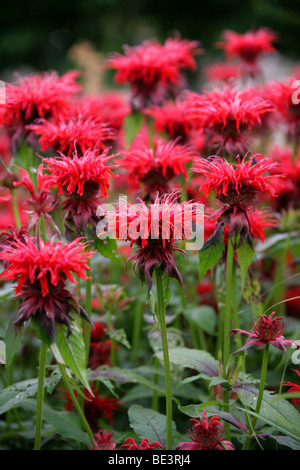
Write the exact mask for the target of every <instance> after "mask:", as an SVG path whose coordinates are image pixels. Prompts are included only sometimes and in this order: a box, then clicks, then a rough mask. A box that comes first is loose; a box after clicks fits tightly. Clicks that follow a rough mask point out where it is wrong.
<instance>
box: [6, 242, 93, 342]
mask: <svg viewBox="0 0 300 470" xmlns="http://www.w3.org/2000/svg"><path fill="white" fill-rule="evenodd" d="M2 248H3V250H2V251H1V252H0V259H1V260H3V261H4V262H5V263H6V264H5V266H6V267H5V269H4V271H3V272H2V273H1V278H2V279H4V280H6V281H13V282H15V283H17V286H16V288H15V294H16V295H18V298H20V299H23V303H22V304H21V306H20V308H19V311H18V314H17V318H16V320H15V325H20V324H22V323H24V322H26V321H28V320H29V319H30V318H31V317H33V318H34V320H35V321H36V322H38V323H40V324H41V326H42V328H43V329H44V330H45V331H46V333H47V334H48V336H50V338H51V339H52V340H53V341H55V336H56V328H55V323H56V322H57V323H62V324H65V325H66V326H67V327H68V333H69V334H70V333H71V332H72V331H71V326H70V321H69V313H70V312H71V311H72V310H74V309H75V310H76V311H77V313H79V314H80V315H81V316H82V317H83V318H84V319H85V320H88V317H87V315H86V313H85V311H84V310H83V308H82V307H80V306H79V305H78V303H77V301H76V300H75V298H74V297H73V295H72V294H71V293H70V292H69V291H68V290H67V289H66V282H67V280H69V281H70V282H72V283H74V282H75V279H74V274H76V275H77V276H78V277H80V278H82V279H88V276H87V274H86V271H88V270H89V266H88V260H89V259H90V257H91V256H92V254H93V252H90V251H87V250H86V244H85V243H82V242H81V240H80V239H76V240H74V241H73V242H72V243H65V244H63V243H62V242H61V241H58V242H44V241H43V240H42V239H40V240H39V246H37V245H36V244H35V243H34V241H33V240H32V239H31V238H29V237H26V238H25V239H17V238H16V239H15V240H14V241H13V243H10V244H8V245H4V246H3V247H2ZM88 321H89V320H88Z"/></svg>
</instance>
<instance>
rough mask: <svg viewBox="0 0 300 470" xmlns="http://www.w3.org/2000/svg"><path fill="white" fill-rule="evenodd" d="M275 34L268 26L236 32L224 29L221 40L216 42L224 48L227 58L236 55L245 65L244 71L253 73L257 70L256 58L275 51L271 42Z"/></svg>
mask: <svg viewBox="0 0 300 470" xmlns="http://www.w3.org/2000/svg"><path fill="white" fill-rule="evenodd" d="M276 39H277V35H276V34H275V33H274V32H273V31H271V30H269V29H268V28H259V29H258V30H257V31H248V32H246V33H244V34H238V33H236V32H234V31H225V32H224V34H223V41H220V42H219V43H217V44H218V46H219V47H221V48H223V49H224V50H225V54H226V57H227V59H231V58H233V57H235V58H236V57H237V58H239V59H241V60H242V62H243V63H244V65H245V68H246V72H248V73H249V74H250V75H255V74H256V73H257V72H259V67H258V59H259V58H260V56H261V55H262V54H271V53H274V52H276V49H275V48H274V47H273V43H274V42H275V41H276Z"/></svg>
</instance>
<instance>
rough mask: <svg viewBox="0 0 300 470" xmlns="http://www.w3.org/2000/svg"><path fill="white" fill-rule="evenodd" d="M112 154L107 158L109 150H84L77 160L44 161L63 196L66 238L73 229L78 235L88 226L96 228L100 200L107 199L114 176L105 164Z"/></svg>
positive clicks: (71, 158)
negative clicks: (100, 151)
mask: <svg viewBox="0 0 300 470" xmlns="http://www.w3.org/2000/svg"><path fill="white" fill-rule="evenodd" d="M113 157H114V155H108V149H105V150H104V151H103V152H102V153H101V154H99V152H98V151H97V150H87V151H86V152H85V153H84V155H83V156H81V157H79V156H78V155H77V153H76V152H74V153H73V154H72V156H65V155H63V154H61V155H60V157H57V158H45V159H44V162H45V163H46V165H47V166H46V170H47V171H48V172H49V173H50V178H51V180H52V181H53V182H55V184H54V186H56V185H57V186H58V190H59V194H64V196H65V201H64V203H63V210H65V211H66V215H65V218H64V224H65V235H66V237H67V239H68V240H69V239H71V238H72V236H73V235H72V232H73V227H75V229H76V234H77V236H78V235H79V234H80V232H81V231H82V230H83V229H85V228H86V226H87V225H88V224H89V223H91V224H92V225H93V227H96V225H97V222H98V217H97V208H98V205H99V204H100V202H101V198H102V197H107V196H108V192H107V191H108V189H109V187H110V179H111V178H112V176H113V173H112V168H113V167H112V165H107V162H108V161H109V160H110V159H111V158H113Z"/></svg>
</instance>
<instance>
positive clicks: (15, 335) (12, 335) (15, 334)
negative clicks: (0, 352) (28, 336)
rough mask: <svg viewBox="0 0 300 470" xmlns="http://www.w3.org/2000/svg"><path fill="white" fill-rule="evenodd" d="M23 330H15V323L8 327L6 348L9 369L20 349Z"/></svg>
mask: <svg viewBox="0 0 300 470" xmlns="http://www.w3.org/2000/svg"><path fill="white" fill-rule="evenodd" d="M22 333H23V328H15V326H14V325H13V322H11V323H10V324H9V325H8V328H7V329H6V332H5V348H6V352H5V355H6V366H7V367H9V366H10V365H11V363H12V360H13V358H14V356H15V354H16V352H17V351H18V349H19V346H20V343H21V338H22Z"/></svg>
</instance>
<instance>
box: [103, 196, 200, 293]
mask: <svg viewBox="0 0 300 470" xmlns="http://www.w3.org/2000/svg"><path fill="white" fill-rule="evenodd" d="M178 197H179V196H178V195H176V194H170V195H164V196H162V197H160V198H159V197H158V196H157V198H156V200H155V201H154V203H153V204H150V205H149V206H147V205H146V204H145V202H143V201H141V202H140V204H129V203H127V202H125V204H124V203H122V202H121V203H120V204H119V205H118V206H117V207H116V210H115V211H107V212H105V213H104V214H103V215H104V216H105V223H106V226H105V227H107V230H108V232H113V233H114V234H115V236H116V237H117V238H118V239H120V240H126V241H127V240H129V241H130V242H131V245H133V244H136V246H137V252H136V254H135V255H134V256H132V257H131V258H129V259H133V260H134V266H135V265H137V266H138V271H139V276H140V278H141V279H144V278H145V279H146V282H147V286H148V289H149V290H150V289H151V286H152V274H153V272H154V270H155V269H156V268H158V267H161V269H162V270H163V271H165V272H166V274H167V275H168V276H170V277H175V278H176V279H177V280H178V281H179V282H180V284H181V285H182V279H181V276H180V273H179V271H178V269H177V267H176V264H175V260H174V253H175V252H180V253H182V254H183V253H185V252H184V251H183V250H181V249H179V248H177V247H176V246H175V243H176V241H177V240H187V239H189V238H190V237H191V222H192V220H194V215H195V214H194V209H195V207H194V205H193V204H191V203H189V202H183V203H177V200H178ZM105 227H103V231H101V230H102V229H101V228H99V227H98V232H97V233H98V236H102V235H103V234H104V235H106V233H107V232H106V230H105Z"/></svg>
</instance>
